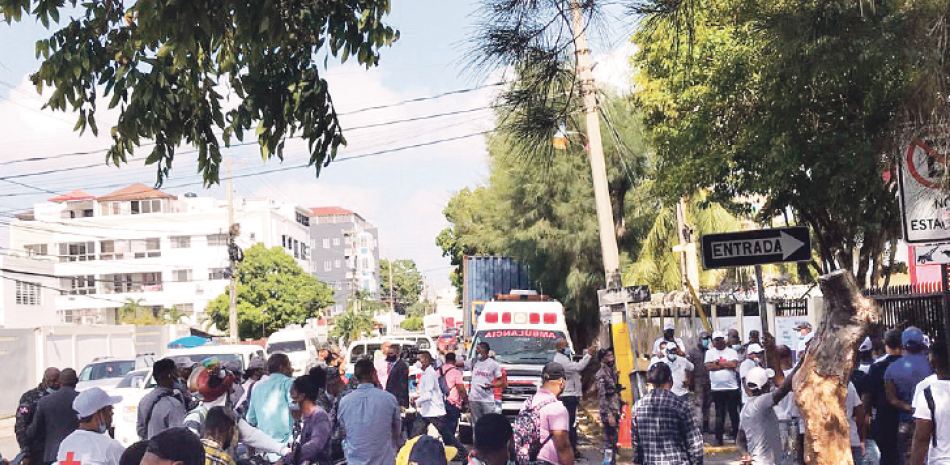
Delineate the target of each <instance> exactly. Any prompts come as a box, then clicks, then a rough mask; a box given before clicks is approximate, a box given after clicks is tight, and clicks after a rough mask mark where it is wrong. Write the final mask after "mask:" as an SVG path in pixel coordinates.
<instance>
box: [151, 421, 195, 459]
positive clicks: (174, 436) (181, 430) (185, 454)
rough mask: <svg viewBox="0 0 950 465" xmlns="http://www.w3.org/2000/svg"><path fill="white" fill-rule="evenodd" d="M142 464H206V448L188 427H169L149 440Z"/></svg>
mask: <svg viewBox="0 0 950 465" xmlns="http://www.w3.org/2000/svg"><path fill="white" fill-rule="evenodd" d="M141 465H205V449H204V446H203V445H202V444H201V440H199V439H198V436H195V434H194V433H192V432H191V430H189V429H188V428H185V427H181V426H179V427H176V428H169V429H167V430H165V431H162V432H161V433H158V434H156V435H155V436H154V437H152V439H149V440H148V448H147V449H146V451H145V455H144V456H143V457H142V463H141Z"/></svg>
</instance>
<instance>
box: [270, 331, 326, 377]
mask: <svg viewBox="0 0 950 465" xmlns="http://www.w3.org/2000/svg"><path fill="white" fill-rule="evenodd" d="M318 345H319V343H318V341H317V333H316V332H315V331H313V330H312V329H308V328H303V327H301V326H297V325H293V326H288V327H286V328H284V329H282V330H280V331H277V332H276V333H274V334H271V335H270V337H268V338H267V344H266V345H265V346H264V350H265V351H267V356H268V357H269V356H271V355H274V354H278V353H283V354H287V357H289V358H290V364H291V365H293V367H294V376H301V375H303V374H306V373H307V371H309V370H310V369H311V368H313V366H314V365H316V361H317V347H318Z"/></svg>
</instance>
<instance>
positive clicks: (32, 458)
mask: <svg viewBox="0 0 950 465" xmlns="http://www.w3.org/2000/svg"><path fill="white" fill-rule="evenodd" d="M57 389H59V369H58V368H53V367H50V368H47V369H46V371H45V372H43V381H41V382H40V385H39V386H37V387H36V389H30V390H29V391H26V392H24V393H23V395H22V396H20V404H19V406H18V407H17V410H16V425H15V426H14V427H13V430H14V432H15V433H16V440H17V443H18V444H19V445H20V453H22V454H23V462H22V463H23V464H24V465H39V464H41V463H42V462H43V441H31V440H30V438H28V437H27V435H26V430H27V428H28V427H29V426H30V422H32V421H33V414H34V413H35V412H36V403H37V402H39V401H40V399H42V398H43V397H45V396H46V395H48V394H52V393H53V392H56V390H57Z"/></svg>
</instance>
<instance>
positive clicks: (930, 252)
mask: <svg viewBox="0 0 950 465" xmlns="http://www.w3.org/2000/svg"><path fill="white" fill-rule="evenodd" d="M913 249H914V263H916V264H918V265H946V264H950V244H946V243H938V244H918V245H915V246H914V247H913Z"/></svg>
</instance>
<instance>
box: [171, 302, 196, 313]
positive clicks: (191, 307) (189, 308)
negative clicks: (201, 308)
mask: <svg viewBox="0 0 950 465" xmlns="http://www.w3.org/2000/svg"><path fill="white" fill-rule="evenodd" d="M175 310H178V311H179V312H181V313H183V314H184V315H185V316H191V315H194V313H195V304H175Z"/></svg>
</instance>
